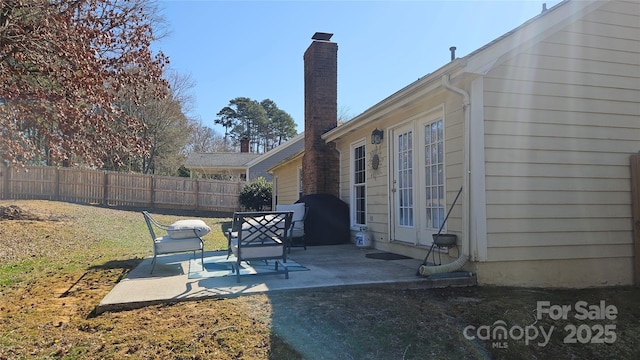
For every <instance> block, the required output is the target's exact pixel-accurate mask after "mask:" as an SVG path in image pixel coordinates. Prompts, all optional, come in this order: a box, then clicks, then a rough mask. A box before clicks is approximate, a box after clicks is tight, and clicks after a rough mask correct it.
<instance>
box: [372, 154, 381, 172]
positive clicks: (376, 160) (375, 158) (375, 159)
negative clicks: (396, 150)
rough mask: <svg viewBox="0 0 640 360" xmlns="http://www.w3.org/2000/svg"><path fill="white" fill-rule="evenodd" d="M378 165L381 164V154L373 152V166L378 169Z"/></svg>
mask: <svg viewBox="0 0 640 360" xmlns="http://www.w3.org/2000/svg"><path fill="white" fill-rule="evenodd" d="M378 166H380V156H378V154H373V157H372V158H371V167H372V168H374V169H377V168H378Z"/></svg>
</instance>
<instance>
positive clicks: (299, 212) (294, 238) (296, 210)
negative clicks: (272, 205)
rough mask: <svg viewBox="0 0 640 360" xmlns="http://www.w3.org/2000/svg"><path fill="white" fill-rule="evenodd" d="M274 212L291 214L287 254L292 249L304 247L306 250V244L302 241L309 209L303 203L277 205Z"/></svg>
mask: <svg viewBox="0 0 640 360" xmlns="http://www.w3.org/2000/svg"><path fill="white" fill-rule="evenodd" d="M276 211H292V212H293V217H292V219H291V227H290V228H289V238H290V239H291V240H290V241H289V243H288V244H287V248H288V249H289V253H291V248H292V247H304V249H305V250H307V243H306V241H305V239H304V220H305V219H306V218H307V213H308V212H309V207H308V206H306V205H305V203H296V204H278V205H276Z"/></svg>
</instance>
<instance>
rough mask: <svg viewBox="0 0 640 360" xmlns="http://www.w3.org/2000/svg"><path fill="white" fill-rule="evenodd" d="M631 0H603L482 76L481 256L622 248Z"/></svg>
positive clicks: (638, 42) (635, 141) (535, 256)
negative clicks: (484, 216)
mask: <svg viewBox="0 0 640 360" xmlns="http://www.w3.org/2000/svg"><path fill="white" fill-rule="evenodd" d="M639 99H640V3H638V2H635V1H632V2H611V3H607V4H605V5H603V6H602V7H600V8H599V9H597V10H595V11H593V12H591V13H589V14H587V15H586V16H585V17H583V18H581V19H579V20H578V21H575V22H573V23H571V24H569V25H568V26H566V27H565V28H563V29H562V30H560V31H559V32H557V33H556V34H554V35H552V36H550V37H549V38H547V39H544V40H543V41H542V42H540V43H539V44H537V45H535V46H533V47H531V48H529V49H526V50H524V52H522V53H520V54H519V55H517V56H515V57H514V58H512V59H509V60H508V61H506V62H505V63H503V64H501V65H499V66H498V67H497V68H495V69H494V70H492V71H491V72H490V73H489V74H487V76H486V77H485V79H484V100H485V114H484V116H485V150H486V151H485V160H486V163H485V172H486V173H485V175H486V202H487V244H488V260H489V261H513V260H516V261H517V260H545V259H588V258H629V257H631V256H632V254H633V244H632V228H631V223H632V221H631V203H630V173H629V155H630V154H632V153H636V152H638V150H640V102H639Z"/></svg>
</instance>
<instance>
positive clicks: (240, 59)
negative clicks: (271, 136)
mask: <svg viewBox="0 0 640 360" xmlns="http://www.w3.org/2000/svg"><path fill="white" fill-rule="evenodd" d="M544 2H546V3H547V8H551V7H552V6H554V5H556V4H558V3H559V2H560V1H559V0H552V1H551V0H539V1H538V0H535V1H534V0H502V1H488V0H483V1H481V0H476V1H462V0H459V1H457V0H455V1H451V0H450V1H434V0H413V1H390V0H386V1H357V0H351V1H302V0H298V1H293V0H290V1H237V0H236V1H218V0H215V1H214V0H209V1H206V0H200V1H195V0H191V1H186V0H164V1H162V0H161V1H159V6H160V9H161V14H162V15H163V16H164V18H165V19H166V21H167V30H168V32H169V33H168V36H166V37H164V38H163V39H161V40H160V41H158V42H156V43H154V45H153V47H152V48H153V50H154V51H158V50H160V51H162V52H164V53H165V55H167V56H169V58H170V64H169V67H170V68H171V69H172V70H175V71H177V72H178V73H179V74H180V75H182V76H188V77H189V78H190V79H191V80H192V81H193V82H194V83H195V86H194V87H193V88H192V89H191V90H190V92H191V95H192V96H193V98H194V104H193V105H194V106H193V109H192V110H191V111H190V113H188V115H189V116H191V117H193V118H196V119H199V120H200V121H201V122H202V124H203V125H205V126H208V127H211V128H213V129H214V130H215V131H216V132H217V133H218V134H223V133H224V129H223V128H222V127H221V126H219V125H215V124H214V120H215V119H216V118H217V115H216V114H217V113H218V112H219V111H220V110H221V109H222V108H223V107H225V106H227V105H228V104H229V101H230V100H231V99H234V98H236V97H248V98H251V99H253V100H257V101H262V100H264V99H271V100H273V101H274V102H275V103H276V104H277V105H278V107H279V108H280V109H282V110H284V111H286V112H287V113H289V114H290V115H291V116H292V117H293V119H294V121H295V122H296V124H297V131H298V132H302V131H304V63H303V54H304V52H305V50H306V49H307V48H308V47H309V45H310V44H311V42H312V40H311V37H312V36H313V34H314V33H316V32H328V33H333V34H334V35H333V37H332V38H331V41H333V42H336V43H337V44H338V113H339V114H340V116H343V117H347V118H352V117H354V116H357V115H359V114H361V113H363V112H364V111H365V110H367V109H368V108H370V107H372V106H374V105H375V104H377V103H378V102H380V101H382V100H383V99H385V98H387V97H388V96H390V95H392V94H393V93H395V92H396V91H398V90H400V89H402V88H404V87H405V86H407V85H409V84H410V83H412V82H414V81H415V80H417V79H419V78H421V77H423V76H425V75H427V74H429V73H431V72H433V71H435V70H437V69H438V68H440V67H442V66H443V65H445V64H447V63H448V62H449V61H450V59H451V53H450V51H449V48H450V47H451V46H455V47H456V48H457V50H456V56H457V57H463V56H466V55H467V54H469V53H471V52H473V51H474V50H476V49H478V48H480V47H482V46H484V45H486V44H487V43H489V42H491V41H492V40H494V39H496V38H498V37H500V36H501V35H503V34H505V33H506V32H508V31H510V30H512V29H514V28H516V27H518V26H519V25H521V24H522V23H524V22H525V21H527V20H529V19H530V18H532V17H534V16H536V15H538V14H539V13H540V12H541V11H542V4H543V3H544Z"/></svg>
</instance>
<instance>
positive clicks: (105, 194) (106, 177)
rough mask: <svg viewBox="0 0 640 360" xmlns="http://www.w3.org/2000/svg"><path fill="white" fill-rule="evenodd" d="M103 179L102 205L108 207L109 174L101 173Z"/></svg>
mask: <svg viewBox="0 0 640 360" xmlns="http://www.w3.org/2000/svg"><path fill="white" fill-rule="evenodd" d="M103 174H104V177H103V179H104V180H103V181H102V187H103V190H102V191H103V193H102V205H104V206H108V205H109V173H108V172H107V171H104V172H103Z"/></svg>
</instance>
